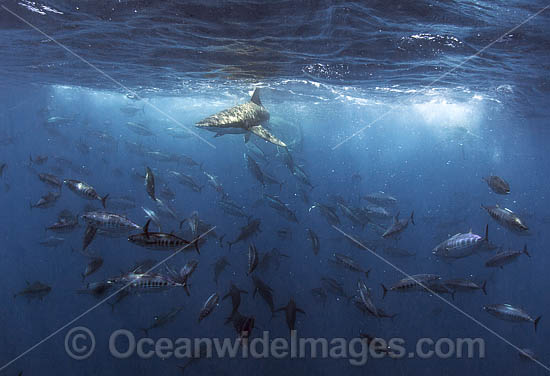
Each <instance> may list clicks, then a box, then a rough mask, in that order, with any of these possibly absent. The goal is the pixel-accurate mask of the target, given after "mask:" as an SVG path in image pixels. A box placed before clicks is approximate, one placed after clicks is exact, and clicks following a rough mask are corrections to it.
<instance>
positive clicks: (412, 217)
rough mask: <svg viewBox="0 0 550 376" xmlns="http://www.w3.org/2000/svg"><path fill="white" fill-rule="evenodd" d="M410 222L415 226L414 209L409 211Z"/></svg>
mask: <svg viewBox="0 0 550 376" xmlns="http://www.w3.org/2000/svg"><path fill="white" fill-rule="evenodd" d="M411 223H412V224H413V225H415V226H416V223H414V210H413V211H412V212H411Z"/></svg>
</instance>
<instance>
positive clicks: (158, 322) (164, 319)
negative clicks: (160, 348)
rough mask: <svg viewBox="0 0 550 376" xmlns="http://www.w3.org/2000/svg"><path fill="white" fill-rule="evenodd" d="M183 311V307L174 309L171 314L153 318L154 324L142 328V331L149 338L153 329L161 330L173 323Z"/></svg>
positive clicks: (167, 313)
mask: <svg viewBox="0 0 550 376" xmlns="http://www.w3.org/2000/svg"><path fill="white" fill-rule="evenodd" d="M182 310H183V307H178V308H172V309H171V310H170V311H169V312H166V313H163V314H162V315H158V316H155V317H154V318H153V323H152V324H151V325H150V326H148V327H147V328H142V329H141V330H142V331H143V332H144V333H145V335H146V336H148V335H149V331H150V330H151V329H156V328H160V327H162V326H164V325H166V324H168V323H171V322H173V321H174V320H175V319H176V317H177V316H178V314H179V313H180V312H181V311H182Z"/></svg>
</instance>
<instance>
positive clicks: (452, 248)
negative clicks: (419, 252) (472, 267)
mask: <svg viewBox="0 0 550 376" xmlns="http://www.w3.org/2000/svg"><path fill="white" fill-rule="evenodd" d="M488 242H489V225H486V226H485V237H481V236H479V235H476V234H472V231H471V230H470V232H468V233H466V234H456V235H454V236H452V237H450V238H449V239H447V240H445V241H444V242H442V243H441V244H439V245H438V246H437V247H435V248H434V249H433V252H432V253H433V254H434V255H436V256H439V257H443V258H450V259H458V258H462V257H467V256H470V255H472V254H474V252H475V251H477V250H478V249H479V248H481V247H482V246H483V245H485V244H487V243H488Z"/></svg>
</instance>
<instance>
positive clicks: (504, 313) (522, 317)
mask: <svg viewBox="0 0 550 376" xmlns="http://www.w3.org/2000/svg"><path fill="white" fill-rule="evenodd" d="M483 310H484V311H485V312H487V313H489V314H491V315H493V316H495V317H496V318H499V319H501V320H504V321H512V322H532V323H533V324H534V326H535V332H536V331H537V325H538V323H539V321H540V319H541V317H542V316H539V317H537V318H536V319H533V318H532V317H531V316H530V315H529V314H528V313H527V312H525V311H524V310H523V309H521V308H517V307H514V306H512V305H510V304H489V305H485V306H483Z"/></svg>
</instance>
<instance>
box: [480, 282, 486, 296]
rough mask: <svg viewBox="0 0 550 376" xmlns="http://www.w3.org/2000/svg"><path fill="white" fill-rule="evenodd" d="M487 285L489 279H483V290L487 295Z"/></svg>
mask: <svg viewBox="0 0 550 376" xmlns="http://www.w3.org/2000/svg"><path fill="white" fill-rule="evenodd" d="M486 287H487V281H483V284H482V285H481V290H482V291H483V293H484V294H485V295H487V290H486V289H485V288H486Z"/></svg>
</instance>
